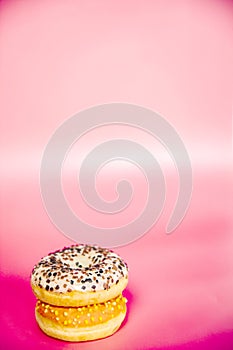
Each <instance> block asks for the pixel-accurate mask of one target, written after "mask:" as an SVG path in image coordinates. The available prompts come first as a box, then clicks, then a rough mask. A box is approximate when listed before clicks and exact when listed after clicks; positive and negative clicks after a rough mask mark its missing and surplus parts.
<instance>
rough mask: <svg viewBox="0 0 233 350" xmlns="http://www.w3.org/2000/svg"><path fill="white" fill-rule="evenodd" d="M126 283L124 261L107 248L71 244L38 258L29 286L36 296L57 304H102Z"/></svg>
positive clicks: (118, 292) (126, 270)
mask: <svg viewBox="0 0 233 350" xmlns="http://www.w3.org/2000/svg"><path fill="white" fill-rule="evenodd" d="M127 282H128V267H127V264H126V263H125V262H124V261H123V260H122V259H121V258H120V257H119V255H117V254H116V253H114V252H113V251H111V250H108V249H105V248H100V247H97V246H89V245H73V246H71V247H68V248H66V247H65V248H64V249H61V250H58V251H55V252H53V253H50V254H49V255H48V256H46V257H44V258H42V259H41V260H40V262H39V263H38V264H37V265H35V266H34V268H33V271H32V274H31V286H32V289H33V291H34V293H35V295H36V297H37V298H38V299H40V300H41V301H43V302H46V303H48V304H51V305H57V306H75V307H77V306H84V305H90V304H95V303H102V302H105V301H107V300H110V299H113V298H115V297H117V296H118V295H120V294H121V293H122V291H123V289H124V288H125V287H126V285H127Z"/></svg>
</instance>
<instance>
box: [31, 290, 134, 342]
mask: <svg viewBox="0 0 233 350" xmlns="http://www.w3.org/2000/svg"><path fill="white" fill-rule="evenodd" d="M126 302H127V300H126V299H125V298H123V297H122V295H121V296H119V297H117V298H115V299H112V300H109V301H107V302H105V303H101V304H95V305H89V306H82V307H77V308H75V307H71V308H68V307H61V306H52V305H49V304H46V303H43V302H41V301H40V300H38V301H37V304H36V311H35V316H36V320H37V323H38V325H39V327H40V328H41V330H42V331H43V332H44V333H46V334H47V335H49V336H51V337H53V338H57V339H61V340H66V341H87V340H95V339H100V338H105V337H108V336H110V335H112V334H113V333H115V332H116V331H117V330H118V328H119V327H120V325H121V323H122V322H123V320H124V318H125V315H126Z"/></svg>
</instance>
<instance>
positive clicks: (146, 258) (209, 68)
mask: <svg viewBox="0 0 233 350" xmlns="http://www.w3.org/2000/svg"><path fill="white" fill-rule="evenodd" d="M232 10H233V4H232V2H231V1H214V0H213V1H191V0H190V1H147V2H145V1H144V2H143V1H129V0H127V1H124V2H123V1H122V2H119V1H118V2H117V1H98V2H97V1H85V2H83V1H62V0H60V1H49V0H48V1H1V2H0V32H1V35H0V49H1V55H0V76H1V81H0V95H1V104H0V115H1V139H0V143H1V159H2V162H1V174H0V176H1V178H0V181H1V203H0V212H1V220H0V229H1V255H0V259H1V261H0V262H1V269H2V278H1V299H0V300H1V322H2V328H1V345H4V346H3V348H4V349H12V348H13V347H15V348H17V349H21V348H22V349H31V348H35V349H37V348H45V349H63V348H67V349H76V348H79V349H111V350H115V349H116V350H118V349H157V348H162V349H168V348H171V349H176V350H178V349H179V350H181V349H182V350H185V349H211V350H212V349H216V350H219V349H223V350H231V349H232V348H233V298H232V295H233V235H232V232H233V220H232V207H233V186H232V178H233V176H232V175H233V174H232V154H231V131H232V130H231V128H232V126H231V111H232V73H233V66H232V61H233V54H232V45H231V42H232V28H231V24H232ZM109 102H130V103H134V104H139V105H142V106H145V107H148V108H151V109H154V110H156V111H158V112H159V113H160V114H161V115H163V116H164V117H165V118H166V119H167V120H168V121H169V122H170V123H171V124H172V125H173V126H174V127H175V128H176V130H177V131H178V133H179V134H180V136H181V137H182V139H183V141H184V143H185V145H186V147H187V149H188V152H189V155H190V158H191V161H192V167H193V176H194V182H193V198H192V202H191V205H190V208H189V211H188V213H187V215H186V217H185V219H184V221H183V222H182V224H181V225H180V226H179V227H178V229H177V230H176V231H175V232H174V233H173V234H172V235H169V236H168V235H165V226H166V223H167V220H168V218H169V216H170V213H171V210H172V207H173V205H174V201H175V198H176V194H177V188H178V184H179V183H178V178H177V173H176V171H175V168H174V166H173V163H172V161H171V159H170V157H169V155H167V154H166V150H164V149H163V147H162V146H161V145H160V144H159V143H158V142H157V141H155V140H153V139H152V138H151V136H149V135H147V134H144V133H143V132H142V131H139V130H134V129H133V128H130V129H129V128H125V129H124V130H123V129H122V127H119V126H118V127H116V129H114V130H113V129H112V127H109V128H106V129H105V130H100V131H98V132H97V131H96V130H95V131H93V134H92V135H89V136H88V135H86V136H85V137H84V138H83V139H82V140H80V144H79V145H78V148H76V146H75V147H74V148H73V149H72V150H71V153H70V155H69V157H68V158H67V160H66V162H65V164H64V169H63V170H64V171H63V175H64V176H63V182H64V183H63V185H64V191H65V193H66V196H67V199H68V200H69V203H70V205H71V206H72V208H73V209H74V211H75V212H77V210H79V214H80V215H81V216H82V218H83V219H84V220H92V221H91V222H92V224H95V225H103V226H104V227H109V226H110V225H114V226H117V225H119V226H120V225H122V224H125V223H127V222H128V221H129V220H132V219H133V218H134V217H135V215H136V216H137V215H138V214H139V213H140V211H141V209H142V208H143V205H144V204H143V203H144V201H145V193H146V191H147V190H148V189H147V188H146V182H145V179H144V178H143V176H142V174H141V173H140V171H139V170H138V169H137V168H134V167H133V166H131V165H126V164H124V163H125V162H118V163H114V164H109V165H108V166H107V167H105V168H103V169H102V170H101V172H100V174H99V179H97V180H98V182H97V187H98V190H99V192H100V194H101V195H102V196H103V197H104V198H105V199H106V200H111V199H113V198H114V196H115V192H114V190H113V189H114V181H115V180H116V179H117V177H118V176H119V177H121V176H122V174H124V175H125V174H126V176H127V178H129V179H130V180H131V181H132V182H133V183H134V187H135V193H134V194H135V197H134V198H133V201H132V205H131V206H130V207H129V208H127V210H126V211H125V212H122V213H120V214H117V215H116V216H114V218H112V221H110V220H109V218H106V217H103V215H101V216H98V215H97V214H96V213H95V212H90V209H88V208H86V207H85V205H84V203H82V201H81V199H80V194H79V191H78V187H77V183H75V181H76V175H77V172H78V169H79V166H80V164H81V161H82V159H83V158H84V157H85V154H87V153H88V151H89V150H90V149H91V148H92V147H93V146H95V144H98V143H100V142H102V141H103V140H106V139H112V138H117V137H127V138H128V139H132V140H136V141H137V142H140V143H141V144H143V145H144V146H145V147H147V148H149V149H150V151H151V152H152V153H153V154H154V155H155V156H156V157H157V159H158V160H159V162H160V164H161V167H162V168H163V171H164V173H165V177H166V182H167V199H166V205H165V208H164V211H163V214H162V216H161V218H160V220H159V221H158V223H157V224H156V225H155V226H154V227H153V228H152V229H151V230H150V232H149V233H148V234H147V235H145V236H144V237H143V238H141V239H140V240H138V241H136V242H134V243H132V244H130V245H128V246H125V247H121V248H118V249H116V250H117V252H118V253H119V254H121V255H122V257H123V258H124V259H125V260H126V261H127V262H128V264H129V267H130V279H129V285H128V288H127V290H126V291H125V295H126V297H127V298H128V299H129V303H128V306H129V307H128V309H129V310H128V316H127V319H126V321H125V322H124V324H123V326H122V327H121V329H120V330H119V331H118V332H117V333H116V334H115V335H114V336H112V337H109V338H107V339H104V340H99V341H95V342H89V343H83V344H75V343H70V344H69V343H65V342H62V341H57V340H54V339H51V338H49V337H47V336H45V335H44V334H43V333H42V332H41V331H40V330H39V329H38V327H37V325H36V322H35V319H34V305H35V298H34V296H33V294H32V292H31V289H30V285H29V275H30V272H31V269H32V267H33V265H34V264H35V263H36V262H37V261H38V259H40V258H41V257H42V256H43V255H45V254H47V253H48V252H49V251H51V250H55V249H58V248H60V247H63V246H64V245H68V244H70V243H71V242H70V241H69V240H68V239H67V238H65V237H64V236H63V235H62V234H61V233H59V232H58V231H57V229H56V228H55V227H54V226H53V225H52V224H51V222H50V220H49V218H48V216H47V215H46V212H45V210H44V208H43V204H42V201H41V196H40V187H39V170H40V161H41V157H42V153H43V150H44V147H45V145H46V143H47V142H48V139H49V137H50V136H51V134H52V133H53V132H54V130H55V129H56V128H57V127H58V125H59V124H60V123H62V122H63V121H64V120H65V119H66V118H68V117H69V116H71V115H73V114H75V113H76V112H78V111H79V110H81V109H84V108H88V107H90V106H93V105H95V104H101V103H109ZM107 180H108V181H107ZM103 184H104V186H103Z"/></svg>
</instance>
